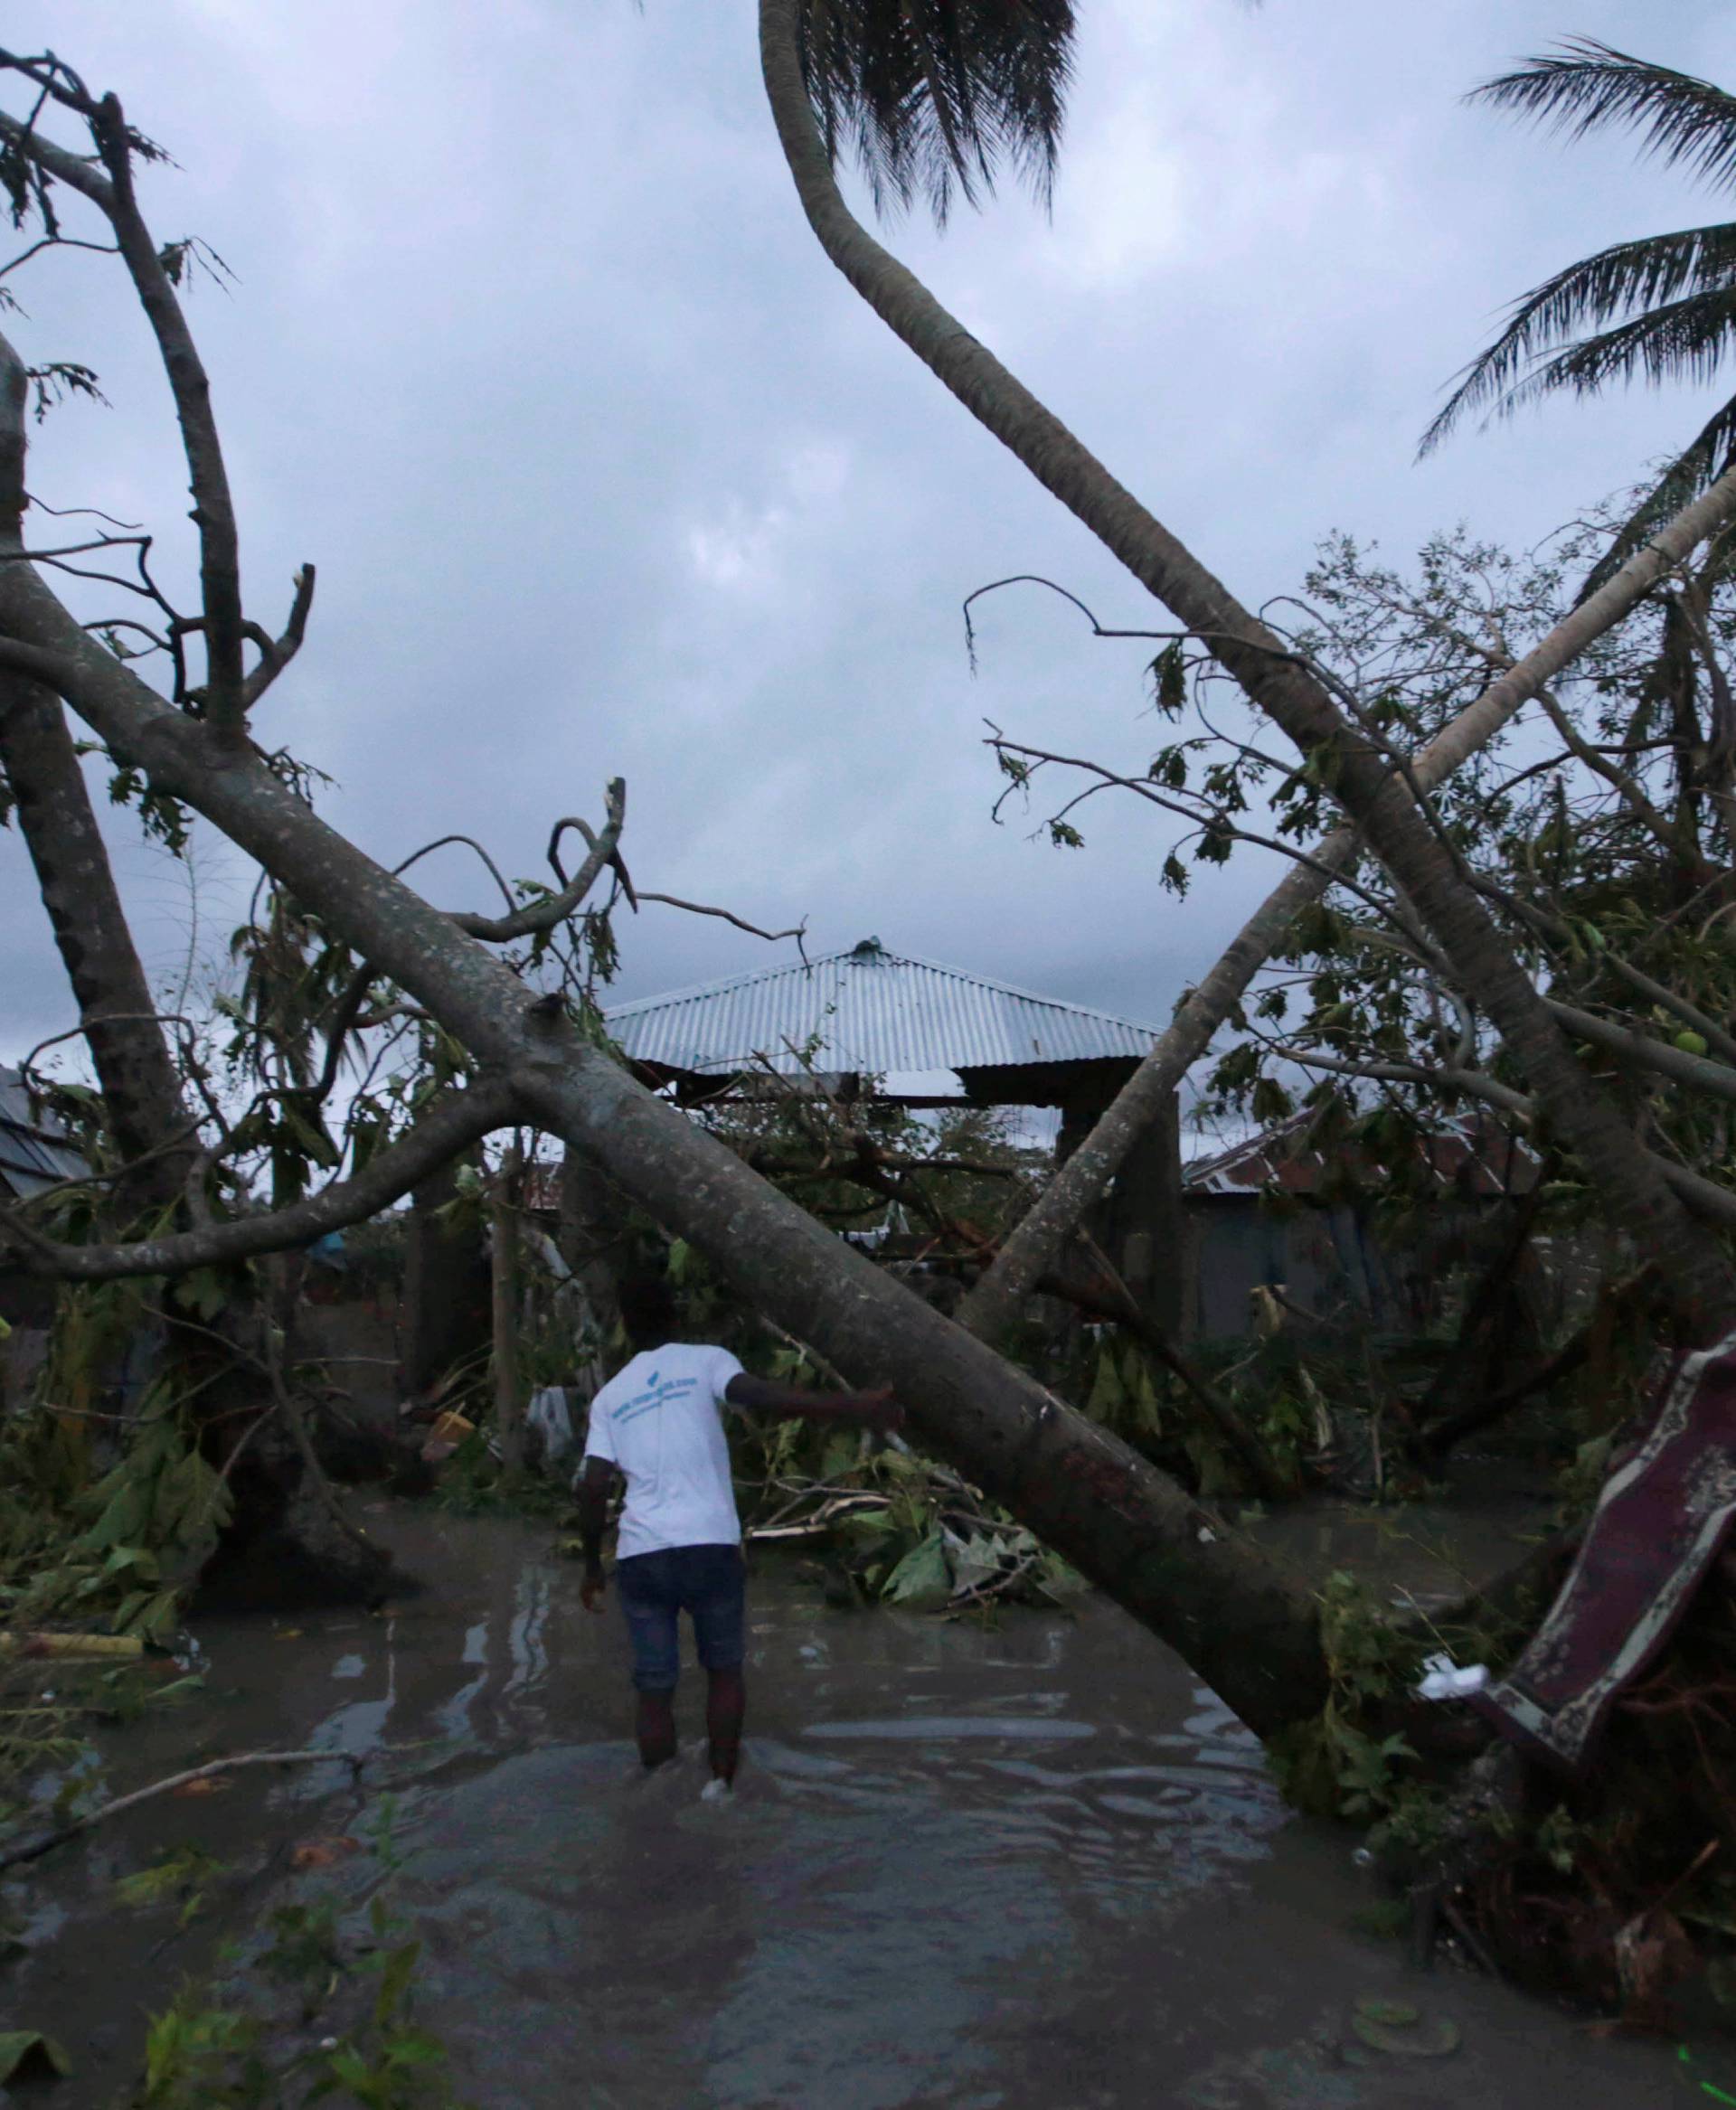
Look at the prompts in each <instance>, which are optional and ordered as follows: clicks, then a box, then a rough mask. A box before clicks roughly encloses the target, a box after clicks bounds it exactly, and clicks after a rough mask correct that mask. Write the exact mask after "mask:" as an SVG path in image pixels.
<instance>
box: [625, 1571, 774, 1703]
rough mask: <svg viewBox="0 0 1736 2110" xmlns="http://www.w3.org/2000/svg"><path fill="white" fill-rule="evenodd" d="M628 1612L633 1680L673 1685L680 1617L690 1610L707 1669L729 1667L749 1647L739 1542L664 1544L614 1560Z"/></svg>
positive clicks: (654, 1687)
mask: <svg viewBox="0 0 1736 2110" xmlns="http://www.w3.org/2000/svg"><path fill="white" fill-rule="evenodd" d="M615 1587H617V1589H618V1590H619V1592H620V1594H621V1610H622V1611H623V1612H624V1613H625V1614H626V1615H627V1639H628V1641H629V1642H630V1643H631V1644H632V1649H633V1682H634V1684H635V1685H636V1686H637V1688H638V1690H639V1691H641V1692H673V1691H675V1681H676V1678H677V1676H678V1675H679V1673H680V1670H681V1653H680V1649H679V1646H678V1644H677V1622H678V1620H679V1617H680V1615H681V1614H682V1613H684V1612H685V1613H686V1614H687V1615H688V1616H689V1618H691V1619H692V1621H693V1643H694V1645H695V1647H696V1648H697V1650H698V1653H699V1660H700V1663H701V1664H702V1665H703V1667H704V1668H705V1669H706V1670H708V1671H733V1670H737V1669H739V1668H740V1667H741V1659H742V1657H743V1655H744V1654H745V1653H746V1634H745V1626H746V1609H747V1607H746V1591H745V1588H744V1578H743V1570H742V1565H741V1548H740V1547H739V1546H662V1547H659V1548H658V1549H657V1550H656V1552H655V1553H635V1554H632V1555H630V1556H629V1557H628V1558H627V1559H626V1560H618V1561H617V1562H616V1563H615Z"/></svg>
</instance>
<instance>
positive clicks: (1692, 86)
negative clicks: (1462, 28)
mask: <svg viewBox="0 0 1736 2110" xmlns="http://www.w3.org/2000/svg"><path fill="white" fill-rule="evenodd" d="M1466 100H1467V102H1482V103H1488V104H1491V105H1493V106H1494V108H1496V109H1505V110H1512V111H1514V112H1516V113H1517V114H1518V115H1520V116H1522V117H1526V118H1534V119H1536V120H1537V121H1538V122H1539V123H1548V124H1550V125H1551V126H1552V128H1553V129H1554V130H1556V131H1559V132H1561V133H1564V134H1565V135H1566V136H1567V137H1569V138H1570V139H1582V138H1583V137H1585V136H1586V134H1587V133H1588V132H1592V131H1595V130H1597V129H1598V127H1599V126H1605V125H1636V126H1641V127H1644V134H1645V136H1644V139H1643V143H1642V145H1643V151H1645V152H1646V153H1647V154H1655V155H1657V156H1658V157H1659V158H1660V159H1661V160H1662V161H1663V162H1664V163H1665V165H1667V166H1670V167H1675V166H1676V165H1685V166H1686V167H1687V168H1689V169H1691V170H1692V171H1693V172H1694V174H1696V175H1699V176H1703V177H1704V178H1705V179H1706V180H1707V181H1708V182H1710V183H1713V184H1732V183H1736V96H1732V95H1729V94H1727V93H1726V92H1725V91H1724V89H1722V88H1718V87H1715V86H1714V85H1713V84H1712V82H1711V81H1710V80H1696V79H1695V78H1694V75H1693V74H1691V73H1677V72H1675V71H1672V69H1671V68H1669V67H1667V66H1655V65H1651V64H1649V63H1648V62H1647V61H1646V60H1644V59H1636V58H1634V57H1633V56H1632V55H1631V54H1630V53H1628V52H1618V51H1616V50H1615V49H1614V48H1613V46H1611V45H1609V44H1603V43H1599V42H1598V41H1597V40H1596V39H1595V38H1593V37H1570V38H1569V39H1567V40H1566V41H1565V42H1563V43H1561V45H1560V46H1558V47H1557V49H1556V50H1555V51H1553V52H1546V53H1544V54H1543V56H1542V57H1539V58H1534V59H1527V60H1526V61H1525V62H1524V65H1522V66H1520V67H1518V68H1516V69H1515V70H1514V71H1513V72H1511V73H1503V74H1499V75H1497V76H1496V77H1495V80H1486V81H1485V82H1484V83H1483V85H1482V86H1481V87H1480V88H1475V89H1472V90H1471V92H1470V94H1469V95H1468V96H1467V98H1466Z"/></svg>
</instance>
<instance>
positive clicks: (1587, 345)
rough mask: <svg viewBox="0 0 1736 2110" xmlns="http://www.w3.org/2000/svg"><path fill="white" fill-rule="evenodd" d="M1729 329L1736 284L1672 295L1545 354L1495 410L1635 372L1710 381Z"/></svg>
mask: <svg viewBox="0 0 1736 2110" xmlns="http://www.w3.org/2000/svg"><path fill="white" fill-rule="evenodd" d="M1732 335H1736V289H1732V290H1731V291H1730V292H1728V293H1723V294H1719V295H1715V296H1707V295H1704V294H1700V295H1696V296H1695V297H1694V298H1693V299H1690V300H1673V301H1671V302H1670V303H1669V304H1668V305H1667V306H1664V307H1655V308H1653V309H1651V310H1650V311H1649V312H1648V313H1646V314H1645V315H1640V316H1632V317H1631V318H1630V319H1629V320H1628V321H1627V322H1625V323H1618V325H1616V327H1615V328H1614V329H1612V330H1600V331H1599V333H1598V334H1597V335H1596V336H1594V337H1582V338H1581V339H1580V342H1579V343H1578V344H1569V345H1568V346H1566V347H1565V349H1564V350H1561V351H1559V352H1556V353H1552V354H1551V355H1550V356H1549V357H1547V358H1543V359H1540V360H1539V361H1538V362H1537V363H1536V364H1535V365H1534V366H1533V369H1532V371H1531V372H1529V373H1528V374H1526V375H1525V376H1524V379H1523V380H1522V381H1516V382H1515V383H1514V386H1513V387H1512V388H1510V389H1509V390H1508V391H1506V393H1505V395H1504V396H1503V397H1502V398H1501V400H1500V401H1499V402H1498V403H1497V404H1496V405H1495V416H1496V417H1507V416H1510V415H1511V413H1512V412H1513V411H1514V410H1520V409H1522V408H1523V407H1524V405H1525V404H1527V403H1532V402H1535V401H1537V400H1538V399H1539V398H1541V397H1543V396H1550V395H1555V394H1558V393H1559V392H1560V391H1562V390H1566V391H1569V392H1570V393H1571V394H1573V395H1576V396H1589V395H1594V394H1595V393H1596V392H1597V391H1598V390H1599V389H1602V388H1607V387H1608V386H1609V383H1610V382H1611V381H1632V380H1633V379H1634V378H1635V376H1636V375H1640V376H1642V377H1643V378H1644V379H1645V380H1646V381H1650V382H1652V383H1653V384H1654V385H1656V383H1658V382H1660V381H1711V380H1712V379H1713V377H1714V376H1715V375H1716V373H1717V372H1718V369H1719V367H1720V366H1721V365H1722V363H1723V361H1724V357H1725V354H1726V353H1728V352H1729V350H1730V348H1731V338H1732Z"/></svg>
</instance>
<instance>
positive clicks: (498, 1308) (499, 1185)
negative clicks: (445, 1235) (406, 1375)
mask: <svg viewBox="0 0 1736 2110" xmlns="http://www.w3.org/2000/svg"><path fill="white" fill-rule="evenodd" d="M523 1162H524V1161H523V1157H522V1155H521V1153H520V1151H519V1146H518V1143H517V1140H516V1138H514V1141H513V1142H511V1143H509V1144H507V1146H506V1149H505V1152H504V1153H503V1154H502V1157H501V1161H500V1171H499V1172H498V1173H496V1175H495V1182H494V1186H493V1189H492V1191H491V1192H490V1195H489V1201H488V1226H489V1230H490V1233H491V1237H490V1240H489V1243H490V1246H491V1248H492V1251H491V1253H490V1268H491V1273H492V1276H493V1283H494V1336H495V1340H494V1349H495V1353H494V1369H495V1433H496V1435H498V1436H499V1437H500V1463H501V1467H502V1470H503V1471H505V1472H506V1473H522V1472H523V1471H524V1402H523V1400H521V1399H520V1398H519V1395H518V1202H519V1188H520V1184H521V1181H520V1171H521V1167H522V1164H523Z"/></svg>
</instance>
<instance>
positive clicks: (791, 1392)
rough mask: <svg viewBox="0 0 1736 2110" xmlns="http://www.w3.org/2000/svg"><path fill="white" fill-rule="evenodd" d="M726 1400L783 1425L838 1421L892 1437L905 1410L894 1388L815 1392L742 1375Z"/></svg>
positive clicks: (730, 1387)
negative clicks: (897, 1402)
mask: <svg viewBox="0 0 1736 2110" xmlns="http://www.w3.org/2000/svg"><path fill="white" fill-rule="evenodd" d="M723 1397H724V1398H725V1399H727V1400H728V1401H729V1403H730V1405H731V1407H740V1408H742V1409H743V1410H744V1411H745V1412H747V1413H749V1414H769V1415H771V1416H773V1417H774V1418H776V1419H778V1420H779V1421H835V1422H847V1423H852V1424H854V1425H855V1426H856V1427H867V1428H876V1429H879V1430H880V1431H881V1432H882V1434H890V1433H891V1432H892V1430H893V1429H895V1428H898V1427H901V1426H902V1424H903V1420H904V1409H903V1408H901V1407H900V1406H897V1405H896V1404H895V1403H894V1402H893V1399H892V1387H891V1386H890V1385H882V1386H881V1387H880V1389H878V1390H877V1391H873V1392H814V1391H810V1390H809V1389H808V1388H807V1386H806V1385H780V1384H779V1383H778V1381H777V1380H775V1379H773V1378H756V1377H754V1376H753V1375H752V1374H751V1372H750V1371H737V1372H736V1374H735V1375H734V1377H732V1378H731V1380H730V1381H729V1383H728V1385H727V1386H725V1388H724V1391H723Z"/></svg>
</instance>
